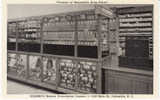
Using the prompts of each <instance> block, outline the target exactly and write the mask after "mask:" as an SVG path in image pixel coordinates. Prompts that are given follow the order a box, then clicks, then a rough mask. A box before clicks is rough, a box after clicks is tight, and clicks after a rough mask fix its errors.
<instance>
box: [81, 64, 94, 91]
mask: <svg viewBox="0 0 160 100" xmlns="http://www.w3.org/2000/svg"><path fill="white" fill-rule="evenodd" d="M96 68H97V65H96V63H93V62H84V61H81V62H79V63H78V70H79V71H78V79H79V80H78V83H79V84H78V87H79V88H80V89H81V90H84V91H89V92H96V82H97V81H96V77H97V73H96Z"/></svg>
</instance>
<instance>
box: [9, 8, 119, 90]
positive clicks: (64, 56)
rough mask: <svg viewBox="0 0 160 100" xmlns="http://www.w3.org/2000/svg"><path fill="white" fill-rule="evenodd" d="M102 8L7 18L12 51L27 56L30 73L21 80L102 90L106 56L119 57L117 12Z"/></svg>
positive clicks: (63, 88)
mask: <svg viewBox="0 0 160 100" xmlns="http://www.w3.org/2000/svg"><path fill="white" fill-rule="evenodd" d="M102 8H103V7H98V10H96V9H97V8H94V9H89V10H84V11H75V12H70V13H63V14H55V15H54V14H51V15H44V16H37V17H29V18H23V19H21V20H20V19H19V20H18V21H16V20H15V21H14V22H15V23H14V24H13V23H12V21H8V25H10V24H11V25H10V26H8V27H11V28H9V29H8V34H11V35H9V36H8V47H9V48H8V53H9V52H12V51H14V52H16V54H18V53H22V54H25V56H26V62H25V63H26V69H25V71H27V72H26V78H25V80H24V79H21V78H20V79H18V80H23V81H24V82H26V83H27V82H30V84H32V83H33V84H36V82H37V84H36V85H37V86H42V87H46V88H49V89H51V90H58V91H60V92H64V93H67V92H69V91H71V92H70V93H74V92H78V93H102V87H101V84H102V83H101V81H102V79H101V72H100V70H102V68H103V67H104V65H103V63H104V59H105V58H108V57H110V58H118V55H117V53H116V52H117V49H118V47H117V45H116V44H117V43H118V39H117V37H118V35H117V28H116V24H117V22H116V21H115V19H116V17H115V16H114V14H112V13H113V12H112V10H109V11H108V9H106V8H103V9H102ZM12 24H13V25H12ZM11 38H12V39H11ZM13 39H15V40H13ZM12 41H13V42H14V43H15V48H13V47H12ZM16 54H15V55H16ZM13 56H14V55H13ZM112 56H114V57H112ZM15 58H16V57H15ZM106 60H107V59H105V61H106ZM8 61H9V60H8ZM12 62H13V63H14V60H13V61H12ZM107 62H109V64H110V65H108V66H113V65H111V64H112V63H111V62H114V64H115V65H114V66H117V65H118V61H117V60H114V59H110V60H107ZM10 65H13V64H9V66H10ZM9 66H8V67H9ZM14 66H16V67H17V65H14ZM9 68H10V67H9ZM98 70H99V71H98ZM8 71H9V70H8ZM9 75H12V74H11V72H8V76H9ZM11 77H12V76H11ZM13 77H14V76H13ZM98 81H99V82H98Z"/></svg>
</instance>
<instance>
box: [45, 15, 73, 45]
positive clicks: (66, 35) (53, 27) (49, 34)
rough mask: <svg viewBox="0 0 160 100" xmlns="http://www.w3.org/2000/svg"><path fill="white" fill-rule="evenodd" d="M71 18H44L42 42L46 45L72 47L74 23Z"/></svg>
mask: <svg viewBox="0 0 160 100" xmlns="http://www.w3.org/2000/svg"><path fill="white" fill-rule="evenodd" d="M73 18H74V17H73V16H53V17H45V18H44V21H43V22H44V24H43V40H44V43H46V44H59V45H74V42H75V41H74V31H75V21H74V19H73Z"/></svg>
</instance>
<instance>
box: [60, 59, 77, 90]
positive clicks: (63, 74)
mask: <svg viewBox="0 0 160 100" xmlns="http://www.w3.org/2000/svg"><path fill="white" fill-rule="evenodd" d="M76 75H77V70H76V66H75V64H74V62H73V61H72V60H67V59H62V60H60V86H62V87H65V88H69V89H74V88H75V85H76Z"/></svg>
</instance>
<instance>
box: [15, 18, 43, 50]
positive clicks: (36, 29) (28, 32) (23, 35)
mask: <svg viewBox="0 0 160 100" xmlns="http://www.w3.org/2000/svg"><path fill="white" fill-rule="evenodd" d="M17 31H18V35H17V36H18V39H17V42H18V51H27V52H40V31H41V20H40V19H34V18H28V19H26V20H22V21H19V22H17Z"/></svg>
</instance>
